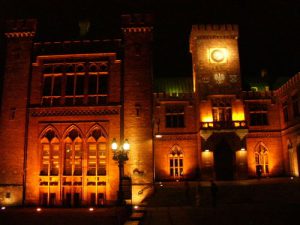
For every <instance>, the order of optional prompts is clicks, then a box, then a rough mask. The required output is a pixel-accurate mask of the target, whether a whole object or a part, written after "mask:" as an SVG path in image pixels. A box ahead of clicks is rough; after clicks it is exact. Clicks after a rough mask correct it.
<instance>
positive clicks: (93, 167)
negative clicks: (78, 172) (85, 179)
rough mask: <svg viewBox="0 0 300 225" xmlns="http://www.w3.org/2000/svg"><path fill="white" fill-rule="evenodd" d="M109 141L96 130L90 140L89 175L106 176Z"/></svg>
mask: <svg viewBox="0 0 300 225" xmlns="http://www.w3.org/2000/svg"><path fill="white" fill-rule="evenodd" d="M106 157H107V140H106V138H105V137H104V136H103V134H102V132H101V130H100V129H95V130H94V131H93V132H92V134H91V135H90V137H89V139H88V172H87V175H98V176H105V175H106V166H107V158H106Z"/></svg>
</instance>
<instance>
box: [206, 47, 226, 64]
mask: <svg viewBox="0 0 300 225" xmlns="http://www.w3.org/2000/svg"><path fill="white" fill-rule="evenodd" d="M209 53H210V54H209V56H210V57H209V58H210V62H212V63H225V62H226V61H227V50H226V49H225V48H211V49H209Z"/></svg>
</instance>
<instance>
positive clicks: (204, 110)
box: [200, 101, 213, 123]
mask: <svg viewBox="0 0 300 225" xmlns="http://www.w3.org/2000/svg"><path fill="white" fill-rule="evenodd" d="M200 121H201V122H211V123H212V122H213V115H212V108H211V102H210V101H203V102H201V103H200Z"/></svg>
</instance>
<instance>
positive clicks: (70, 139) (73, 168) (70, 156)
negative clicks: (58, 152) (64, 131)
mask: <svg viewBox="0 0 300 225" xmlns="http://www.w3.org/2000/svg"><path fill="white" fill-rule="evenodd" d="M82 155H83V149H82V139H81V136H80V134H79V132H78V131H77V130H76V129H73V130H71V131H70V132H69V133H68V135H67V137H66V138H65V140H64V175H66V176H71V175H75V176H81V175H82Z"/></svg>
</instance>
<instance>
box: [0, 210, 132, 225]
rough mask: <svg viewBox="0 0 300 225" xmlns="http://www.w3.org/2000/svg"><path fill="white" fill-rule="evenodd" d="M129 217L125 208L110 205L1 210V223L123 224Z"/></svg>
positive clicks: (43, 224)
mask: <svg viewBox="0 0 300 225" xmlns="http://www.w3.org/2000/svg"><path fill="white" fill-rule="evenodd" d="M126 219H127V215H126V212H125V210H124V209H121V208H116V207H110V208H99V209H95V210H94V211H92V212H91V211H89V210H88V208H80V209H61V208H51V209H50V208H43V209H42V211H40V212H37V211H36V208H7V209H6V210H1V211H0V225H92V224H93V225H121V224H123V223H124V222H125V220H126Z"/></svg>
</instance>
